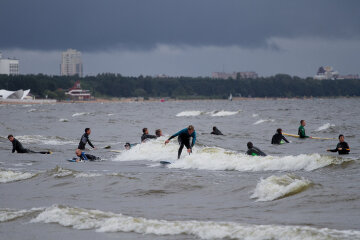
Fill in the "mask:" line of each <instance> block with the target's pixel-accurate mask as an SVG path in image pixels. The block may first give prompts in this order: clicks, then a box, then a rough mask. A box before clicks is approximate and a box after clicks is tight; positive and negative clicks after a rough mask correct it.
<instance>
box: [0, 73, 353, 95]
mask: <svg viewBox="0 0 360 240" xmlns="http://www.w3.org/2000/svg"><path fill="white" fill-rule="evenodd" d="M77 80H80V82H81V86H82V88H83V89H88V90H91V91H92V93H93V94H94V95H95V97H118V98H120V97H145V98H148V97H171V98H227V97H228V96H229V94H230V93H231V94H232V95H233V96H234V97H235V96H242V97H304V96H307V97H310V96H313V97H336V96H360V80H359V79H354V80H314V79H312V78H306V79H302V78H299V77H291V76H289V75H286V74H278V75H275V76H272V77H266V78H258V79H236V80H234V79H228V80H223V79H212V78H204V77H196V78H193V77H176V78H175V77H172V78H156V77H149V76H146V77H144V76H140V77H124V76H121V75H119V74H99V75H97V76H87V77H84V78H78V77H64V76H47V75H42V74H39V75H18V76H7V75H0V89H7V90H13V91H14V90H18V89H31V92H30V93H31V94H33V95H35V96H36V97H40V98H44V97H45V96H46V95H47V96H48V97H49V98H57V99H65V95H64V90H67V89H69V88H71V87H72V86H73V85H74V83H75V81H77Z"/></svg>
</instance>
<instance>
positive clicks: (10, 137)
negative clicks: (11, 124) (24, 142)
mask: <svg viewBox="0 0 360 240" xmlns="http://www.w3.org/2000/svg"><path fill="white" fill-rule="evenodd" d="M8 139H9V141H10V142H12V141H14V136H13V135H11V134H10V135H9V136H8Z"/></svg>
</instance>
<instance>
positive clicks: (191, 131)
mask: <svg viewBox="0 0 360 240" xmlns="http://www.w3.org/2000/svg"><path fill="white" fill-rule="evenodd" d="M305 126H306V122H305V120H301V121H300V126H299V129H298V135H299V138H312V137H310V136H307V135H306V133H305ZM90 134H91V129H90V128H85V133H84V134H83V135H82V136H81V138H80V142H79V145H78V148H77V149H76V151H75V154H76V156H77V157H76V158H74V160H76V161H84V160H89V161H95V160H100V158H99V157H96V156H94V155H91V154H87V153H85V152H84V150H85V146H86V144H87V143H88V144H89V145H90V146H91V147H92V148H94V149H95V146H94V145H93V144H92V143H91V141H90V139H89V136H90ZM211 134H214V135H224V134H222V132H221V131H220V130H219V129H217V127H215V126H214V127H213V131H212V132H211ZM161 136H163V134H162V131H161V129H157V130H156V131H155V135H151V134H149V131H148V129H147V128H143V134H142V136H141V142H146V141H148V140H149V139H155V138H158V137H161ZM175 137H177V140H178V142H179V145H180V146H179V149H178V159H179V158H180V156H181V153H182V150H183V148H184V146H185V147H186V149H187V152H188V153H189V154H190V153H192V148H193V147H194V145H195V142H196V131H195V128H194V126H193V125H189V126H188V127H187V128H184V129H182V130H180V131H178V132H177V133H175V134H173V135H171V136H170V137H169V138H168V139H167V140H166V141H165V145H166V144H168V143H169V142H170V141H171V140H172V139H173V138H175ZM8 139H9V141H10V142H11V143H12V145H13V149H12V152H13V153H14V152H15V151H16V152H17V153H40V154H51V152H50V151H40V152H36V151H32V150H30V149H26V148H24V147H23V146H22V144H21V143H20V142H19V140H17V139H16V138H14V136H13V135H9V136H8ZM285 142H286V143H289V141H288V140H287V139H286V138H285V136H284V135H283V133H282V129H281V128H279V129H277V130H276V133H275V135H274V136H273V137H272V139H271V144H282V143H285ZM134 145H136V144H130V143H126V144H125V146H124V147H125V149H127V150H129V149H130V148H131V147H133V146H134ZM247 148H248V150H247V152H246V154H247V155H252V156H266V154H265V153H264V152H263V151H261V150H260V149H259V148H257V147H255V146H254V145H253V143H252V142H248V143H247ZM327 151H329V152H338V153H339V154H349V152H350V147H349V145H348V144H347V143H346V142H345V138H344V135H342V134H340V135H339V143H338V144H337V146H336V148H335V149H328V150H327Z"/></svg>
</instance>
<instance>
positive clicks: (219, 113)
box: [176, 110, 241, 117]
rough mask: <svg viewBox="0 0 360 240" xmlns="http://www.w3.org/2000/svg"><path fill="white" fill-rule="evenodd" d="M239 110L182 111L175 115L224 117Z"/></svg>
mask: <svg viewBox="0 0 360 240" xmlns="http://www.w3.org/2000/svg"><path fill="white" fill-rule="evenodd" d="M239 112H241V110H238V111H224V110H221V111H211V112H204V111H183V112H180V113H178V114H176V116H177V117H196V116H200V115H210V116H211V117H226V116H232V115H235V114H238V113H239Z"/></svg>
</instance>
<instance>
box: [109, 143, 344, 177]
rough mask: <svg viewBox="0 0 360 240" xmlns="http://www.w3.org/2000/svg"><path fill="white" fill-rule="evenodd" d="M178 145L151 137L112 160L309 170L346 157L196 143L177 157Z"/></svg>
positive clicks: (185, 166)
mask: <svg viewBox="0 0 360 240" xmlns="http://www.w3.org/2000/svg"><path fill="white" fill-rule="evenodd" d="M178 148H179V145H178V144H177V142H176V140H173V141H172V142H170V143H169V144H167V145H165V144H164V143H163V141H160V140H154V141H149V142H147V143H142V144H138V145H136V146H134V147H133V148H132V149H130V150H129V151H123V152H121V153H120V154H119V155H117V156H116V157H115V158H114V159H113V161H136V160H148V161H154V162H159V161H170V162H173V164H171V165H169V168H181V169H203V170H236V171H273V170H279V171H296V170H305V171H312V170H315V169H319V168H322V167H325V166H329V165H332V164H335V165H337V164H342V163H343V162H345V161H351V160H349V159H343V158H338V157H334V156H326V155H320V154H317V153H315V154H300V155H297V156H292V155H289V156H282V157H278V156H266V157H257V156H248V155H245V154H244V153H238V152H235V151H229V150H226V149H223V148H218V147H199V146H195V147H194V149H193V153H192V154H191V155H188V154H187V152H186V149H185V150H183V153H182V156H181V158H180V159H179V160H177V151H178Z"/></svg>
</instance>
